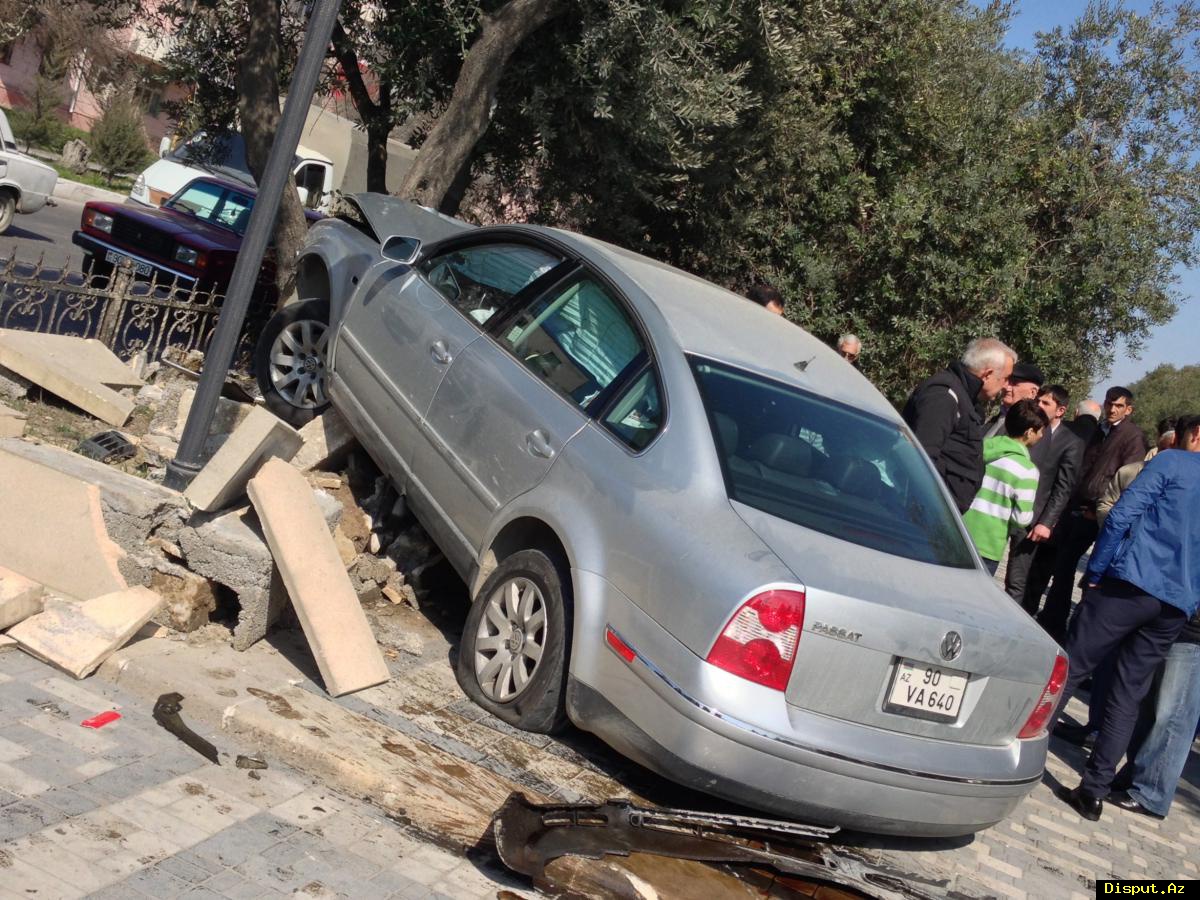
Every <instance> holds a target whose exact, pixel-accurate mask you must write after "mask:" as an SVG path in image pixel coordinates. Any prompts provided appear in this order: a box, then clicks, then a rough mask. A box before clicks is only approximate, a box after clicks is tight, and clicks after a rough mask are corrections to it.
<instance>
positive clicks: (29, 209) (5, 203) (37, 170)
mask: <svg viewBox="0 0 1200 900" xmlns="http://www.w3.org/2000/svg"><path fill="white" fill-rule="evenodd" d="M57 183H58V173H57V172H55V171H54V170H53V169H52V168H50V167H49V166H48V165H46V164H45V163H43V162H39V161H38V160H36V159H33V158H32V157H30V156H26V155H25V154H24V153H21V152H20V151H19V150H17V141H16V138H14V137H13V133H12V129H11V128H10V127H9V125H8V118H7V117H6V116H5V115H4V110H2V109H0V234H4V232H6V231H8V226H9V225H11V224H12V221H13V216H15V215H16V214H17V213H34V212H37V211H38V210H39V209H41V208H42V207H43V206H45V205H46V199H47V198H48V197H49V196H50V195H51V194H52V193H54V185H55V184H57Z"/></svg>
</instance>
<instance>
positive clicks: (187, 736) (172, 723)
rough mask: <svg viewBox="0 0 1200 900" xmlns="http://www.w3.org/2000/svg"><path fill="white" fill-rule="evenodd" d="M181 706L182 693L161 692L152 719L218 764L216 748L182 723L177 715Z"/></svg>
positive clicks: (219, 762)
mask: <svg viewBox="0 0 1200 900" xmlns="http://www.w3.org/2000/svg"><path fill="white" fill-rule="evenodd" d="M182 708H183V694H179V693H175V692H172V693H170V694H163V695H162V696H161V697H159V698H158V702H157V703H155V704H154V721H155V722H157V723H158V724H159V725H161V726H162V727H163V728H165V729H167V731H169V732H171V734H173V735H175V737H177V738H179V739H180V740H181V741H183V742H184V743H185V744H187V745H188V746H189V747H191V748H192V749H193V750H195V751H196V752H197V753H199V754H200V755H201V756H203V757H204V758H205V759H207V760H208V761H209V762H211V763H213V764H214V765H218V766H219V765H220V764H221V761H220V760H219V759H217V748H216V747H215V746H213V744H212V743H210V742H209V741H206V740H205V739H204V738H202V737H200V735H198V734H196V732H194V731H192V729H190V728H188V727H187V725H185V724H184V722H183V719H182V718H181V717H180V715H179V711H180V710H181V709H182Z"/></svg>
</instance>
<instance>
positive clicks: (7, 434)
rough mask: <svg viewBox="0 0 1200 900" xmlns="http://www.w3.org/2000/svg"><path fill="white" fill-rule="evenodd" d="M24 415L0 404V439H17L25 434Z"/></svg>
mask: <svg viewBox="0 0 1200 900" xmlns="http://www.w3.org/2000/svg"><path fill="white" fill-rule="evenodd" d="M25 419H26V416H25V413H23V412H17V411H16V410H15V409H13V408H11V407H8V406H5V405H4V404H3V403H0V438H19V437H21V436H22V435H23V434H25Z"/></svg>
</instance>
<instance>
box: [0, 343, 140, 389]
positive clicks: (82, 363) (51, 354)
mask: <svg viewBox="0 0 1200 900" xmlns="http://www.w3.org/2000/svg"><path fill="white" fill-rule="evenodd" d="M0 344H4V345H5V346H8V347H10V348H12V349H15V350H20V351H21V352H24V353H32V354H35V355H37V356H39V357H40V358H42V359H44V360H46V361H48V362H49V361H53V362H55V363H57V364H59V365H62V366H64V367H66V368H67V369H70V370H72V371H73V372H75V373H76V374H78V375H80V376H82V377H84V378H88V379H91V380H92V381H98V382H100V383H101V384H103V385H107V386H108V387H110V388H123V387H141V386H142V384H143V383H144V382H143V381H142V379H141V378H139V377H138V375H137V373H136V372H134V370H133V369H132V368H131V367H130V366H129V365H128V364H127V363H124V362H122V361H121V358H120V357H119V356H117V354H115V353H113V352H112V351H111V350H109V349H108V347H106V346H104V343H103V342H102V341H98V340H96V339H95V338H81V337H74V336H72V335H66V334H43V333H41V332H37V331H17V330H14V329H7V328H0Z"/></svg>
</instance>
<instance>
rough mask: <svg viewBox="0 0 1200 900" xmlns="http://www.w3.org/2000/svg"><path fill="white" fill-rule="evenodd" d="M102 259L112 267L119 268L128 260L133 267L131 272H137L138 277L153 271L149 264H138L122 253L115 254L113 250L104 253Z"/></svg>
mask: <svg viewBox="0 0 1200 900" xmlns="http://www.w3.org/2000/svg"><path fill="white" fill-rule="evenodd" d="M104 258H105V260H107V261H108V262H110V263H112V264H113V265H114V266H119V265H120V264H121V263H123V262H124V261H125V260H127V259H128V260H129V262H130V263H131V264H132V265H133V271H135V272H137V273H138V274H139V275H149V274H150V273H151V272H153V271H154V269H153V268H152V267H151V266H150V264H149V263H144V262H138V261H137V260H136V259H130V257H128V256H126V255H125V254H124V253H117V252H116V251H115V250H108V251H106V252H105V254H104Z"/></svg>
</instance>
